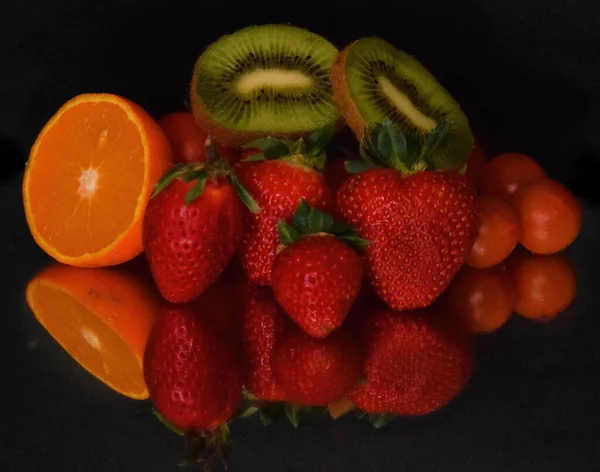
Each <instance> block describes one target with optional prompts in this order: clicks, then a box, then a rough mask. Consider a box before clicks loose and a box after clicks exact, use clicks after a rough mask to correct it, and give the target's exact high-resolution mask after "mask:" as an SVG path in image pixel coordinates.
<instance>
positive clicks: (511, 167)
mask: <svg viewBox="0 0 600 472" xmlns="http://www.w3.org/2000/svg"><path fill="white" fill-rule="evenodd" d="M544 178H546V171H544V169H543V168H542V166H540V165H539V164H538V163H537V162H535V161H534V160H533V159H532V158H531V157H529V156H528V155H526V154H521V153H507V154H500V155H499V156H496V157H495V158H493V159H492V160H491V161H490V162H488V163H487V164H486V165H485V167H484V168H483V170H482V172H481V179H480V182H479V186H480V191H481V195H487V196H490V197H496V198H500V199H502V200H504V201H506V202H507V203H510V202H511V199H512V196H513V195H514V194H515V192H516V191H517V189H518V188H519V187H520V186H521V185H523V184H527V183H531V182H535V181H537V180H541V179H544Z"/></svg>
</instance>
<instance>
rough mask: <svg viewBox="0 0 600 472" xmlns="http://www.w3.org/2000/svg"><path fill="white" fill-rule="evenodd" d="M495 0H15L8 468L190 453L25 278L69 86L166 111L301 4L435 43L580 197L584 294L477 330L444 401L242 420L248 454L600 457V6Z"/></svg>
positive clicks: (2, 198)
mask: <svg viewBox="0 0 600 472" xmlns="http://www.w3.org/2000/svg"><path fill="white" fill-rule="evenodd" d="M597 5H598V4H597V3H596V4H595V2H593V1H592V0H589V1H585V0H571V1H564V0H551V1H544V0H529V1H520V0H508V1H503V2H497V1H494V0H486V1H482V2H465V1H457V2H441V1H440V2H432V1H419V2H399V1H391V0H385V1H381V2H366V3H358V2H357V3H355V4H354V5H353V6H349V4H346V3H345V2H341V1H339V0H338V1H336V2H332V1H322V2H318V3H317V4H316V5H314V6H312V5H309V4H308V3H300V2H296V3H294V2H282V1H278V2H274V1H270V2H265V1H255V2H247V1H246V2H241V3H235V2H232V1H221V2H215V3H209V2H206V1H204V2H202V1H194V2H188V1H174V0H172V1H169V2H159V1H157V0H153V1H146V2H140V1H137V2H134V1H132V0H126V1H120V2H117V1H113V2H109V1H103V2H90V3H85V2H68V1H65V0H58V1H33V0H23V1H14V0H13V1H4V2H2V4H1V5H0V47H1V52H0V156H1V159H2V161H1V162H2V169H1V170H0V175H1V183H0V218H1V224H0V277H1V279H0V296H1V298H0V300H1V306H2V315H1V316H2V324H1V325H0V333H1V334H0V355H1V359H0V362H1V363H2V367H1V369H2V371H1V375H0V416H1V417H0V428H1V430H2V431H3V432H5V433H6V434H3V437H4V438H8V441H7V440H6V439H5V440H4V442H3V443H2V444H1V445H0V470H2V471H5V470H7V471H15V472H21V471H34V470H35V471H40V470H41V471H53V470H57V471H88V470H89V471H96V470H98V471H104V470H119V471H121V470H122V471H138V470H139V471H154V470H156V471H164V470H178V469H177V467H176V466H175V465H174V464H176V463H177V461H178V460H179V459H180V453H181V449H180V446H181V444H180V440H179V438H177V437H175V436H174V435H173V434H171V433H170V432H168V431H167V430H166V429H164V428H163V427H162V426H161V425H160V424H159V423H158V422H157V421H156V420H155V419H154V418H153V417H152V415H151V414H150V406H149V404H148V403H147V402H133V401H128V400H125V399H123V398H121V397H119V396H118V395H117V394H116V393H113V392H111V391H109V390H108V389H107V388H106V387H104V386H103V385H102V384H100V383H99V382H97V381H95V380H94V379H92V378H91V376H89V375H88V374H87V373H86V372H84V371H83V370H82V369H80V368H79V367H78V366H77V365H76V364H75V363H74V362H73V361H72V360H71V359H70V358H69V356H68V355H67V354H66V353H65V352H63V351H62V350H61V349H60V348H59V347H58V345H56V343H55V342H54V341H53V340H52V339H51V338H50V337H49V335H48V334H47V333H45V332H44V331H43V329H42V328H41V327H40V326H39V325H38V324H37V323H36V322H35V320H34V319H33V317H32V316H31V314H30V313H29V312H28V311H27V310H26V307H25V306H24V302H23V288H24V286H25V284H26V282H27V280H28V279H30V278H31V277H32V276H33V275H34V274H35V272H36V271H37V270H38V269H39V268H41V267H42V266H43V265H44V264H45V263H46V262H47V257H46V256H45V255H44V254H43V253H42V252H41V250H40V249H38V248H37V247H36V246H35V244H34V243H33V241H32V239H31V237H30V236H29V233H28V230H27V226H26V224H25V222H24V218H23V211H22V204H21V195H20V180H21V177H22V169H23V166H24V163H25V161H26V158H27V154H28V152H29V148H30V146H31V144H32V143H33V141H34V139H35V137H36V135H37V133H38V132H39V130H40V129H41V127H42V126H43V125H44V123H45V122H46V121H47V120H48V119H49V118H50V116H51V115H52V114H53V113H54V112H55V111H56V110H57V109H58V108H59V107H60V105H62V104H63V103H64V102H65V101H66V100H68V99H69V98H71V97H72V96H74V95H76V94H79V93H83V92H112V93H117V94H121V95H124V96H126V97H128V98H130V99H132V100H134V101H135V102H137V103H139V104H140V105H142V106H143V107H144V108H146V109H147V110H148V111H149V112H150V113H151V114H152V115H153V116H155V117H156V118H159V117H160V116H162V115H163V114H165V113H167V112H169V111H174V110H178V109H182V107H183V104H184V100H185V98H186V95H187V86H188V82H189V79H190V75H191V70H192V67H193V63H194V60H195V58H196V57H197V56H198V55H199V53H200V52H201V51H202V49H203V48H204V47H205V46H206V45H207V44H208V43H210V42H211V41H213V40H215V39H216V38H217V37H218V36H219V35H221V34H223V33H227V32H231V31H234V30H236V29H238V28H240V27H243V26H246V25H249V24H257V23H268V22H291V23H293V24H295V25H297V26H303V27H307V28H309V29H311V30H313V31H315V32H317V33H320V34H322V35H324V36H326V37H327V38H329V39H330V40H331V41H332V42H334V43H335V44H336V45H337V46H338V47H340V48H341V47H343V46H344V45H346V44H347V43H349V42H350V41H351V40H353V39H356V38H359V37H361V36H366V35H379V36H381V37H384V38H385V39H387V40H389V41H391V42H393V43H394V44H395V45H396V46H398V47H399V48H402V49H404V50H406V51H407V52H409V53H411V54H414V55H415V56H416V57H417V58H419V59H420V60H421V61H422V62H423V63H424V64H425V65H426V66H427V67H428V68H429V69H430V70H431V71H432V72H433V73H434V74H435V75H436V76H437V77H438V78H439V80H440V82H442V83H443V84H444V85H445V86H446V87H447V88H448V89H449V90H450V92H451V93H452V94H453V95H454V96H455V97H456V98H457V100H458V101H459V102H460V103H461V105H462V106H463V108H464V110H465V111H466V113H467V115H468V116H469V118H470V120H471V124H472V128H473V131H474V134H475V136H476V139H477V140H478V141H479V142H480V143H481V144H482V145H483V146H484V148H485V149H486V150H487V151H488V153H489V154H490V155H493V154H495V153H498V152H501V151H523V152H526V153H529V154H530V155H532V156H533V157H534V158H536V159H537V160H538V161H539V162H541V163H542V164H543V165H544V166H545V167H546V168H547V170H548V172H549V174H550V175H551V176H552V177H554V178H556V179H558V180H561V181H563V182H565V183H567V184H568V185H569V186H570V188H571V189H572V190H573V191H574V192H575V193H576V194H577V195H578V196H579V197H581V198H582V200H583V202H584V206H585V214H584V218H585V220H584V228H583V231H582V234H581V237H580V239H579V240H578V241H577V243H576V244H575V245H574V246H573V247H572V248H571V249H570V250H569V254H570V256H571V258H572V259H573V260H574V261H575V262H576V264H577V269H578V275H579V295H578V298H577V300H576V302H575V304H574V305H573V306H572V307H571V309H569V310H568V311H567V312H566V313H564V314H563V315H562V316H561V317H559V319H557V320H556V321H555V322H554V323H550V324H548V325H539V324H535V323H532V322H528V321H526V320H522V319H516V318H515V319H513V320H511V321H510V322H509V324H508V325H507V326H506V327H504V328H503V329H502V330H500V331H499V332H497V333H495V334H493V335H491V336H489V337H487V338H485V339H482V340H480V341H479V343H478V344H479V346H478V357H477V368H476V372H475V376H474V378H473V381H472V383H471V385H470V386H469V388H468V389H467V391H466V392H465V393H464V395H463V396H461V397H460V398H459V399H458V400H457V401H456V402H454V403H453V404H452V405H451V406H450V407H448V408H447V409H445V410H443V411H441V412H439V413H437V414H434V415H431V416H430V417H427V418H422V419H419V420H406V421H401V422H398V423H394V424H392V425H390V426H389V427H387V428H386V429H383V430H381V431H378V432H376V431H374V430H372V428H371V427H370V426H368V425H367V424H366V423H364V424H363V423H359V422H357V421H355V420H351V419H343V420H340V421H338V422H336V423H333V422H331V421H327V420H326V419H315V420H312V419H311V420H308V421H305V422H304V423H303V424H302V425H301V427H300V428H299V429H298V430H293V429H292V428H291V427H288V425H286V424H285V423H284V422H281V423H280V424H279V423H278V424H276V425H274V426H273V427H271V428H269V429H265V428H262V427H261V426H259V425H258V424H257V423H254V422H252V421H250V422H248V423H245V424H242V425H237V426H234V427H233V440H234V454H233V456H232V458H231V461H230V466H231V467H230V468H231V470H233V471H238V470H243V471H334V470H336V471H337V470H348V471H350V470H357V471H358V470H381V471H387V470H390V471H392V470H394V471H490V472H492V471H538V470H539V471H591V470H600V459H599V458H598V456H599V450H600V394H599V392H600V348H599V347H598V343H597V339H598V337H599V335H600V322H599V316H600V314H599V313H598V307H599V306H600V305H599V303H600V300H599V296H598V295H597V293H596V292H595V290H596V289H597V287H598V283H597V278H596V277H595V274H596V273H597V270H596V264H597V263H598V262H600V258H599V257H598V251H597V249H596V244H597V243H596V241H597V240H598V237H597V234H598V231H599V230H600V218H599V216H600V213H599V210H598V206H597V205H598V200H597V195H596V194H597V193H598V192H594V191H595V187H596V179H597V178H598V174H599V171H600V168H599V164H598V162H599V154H600V132H599V130H600V28H599V24H598V23H599V21H598V19H599V18H600V8H599V7H598V6H597Z"/></svg>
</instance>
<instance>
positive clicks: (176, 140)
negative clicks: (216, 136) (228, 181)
mask: <svg viewBox="0 0 600 472" xmlns="http://www.w3.org/2000/svg"><path fill="white" fill-rule="evenodd" d="M158 124H159V125H160V127H161V128H162V130H163V131H164V133H165V135H166V137H167V139H168V140H169V144H170V145H171V150H172V152H173V161H174V162H175V163H190V164H191V163H194V162H206V147H207V144H208V143H209V142H210V140H211V138H209V137H208V135H207V134H206V133H205V132H204V131H202V130H201V129H200V128H199V127H198V125H197V123H196V121H195V120H194V115H192V113H190V112H187V111H180V112H175V113H169V114H168V115H166V116H164V117H163V118H162V119H161V120H160V121H159V122H158ZM207 139H208V140H209V141H208V142H207ZM216 144H217V149H218V153H219V155H220V156H221V157H222V158H224V159H225V160H227V162H228V163H229V164H230V165H233V164H235V163H236V162H237V161H238V159H239V152H238V151H237V150H236V149H234V148H230V147H227V146H222V145H220V144H219V143H216Z"/></svg>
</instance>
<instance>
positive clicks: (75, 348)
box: [26, 264, 158, 400]
mask: <svg viewBox="0 0 600 472" xmlns="http://www.w3.org/2000/svg"><path fill="white" fill-rule="evenodd" d="M26 297H27V303H28V304H29V307H30V308H31V310H32V311H33V314H34V315H35V317H36V318H37V320H38V321H39V322H40V324H41V325H42V326H43V327H44V328H45V329H46V331H48V333H50V335H51V336H52V337H53V338H54V339H55V340H56V341H57V342H58V343H59V344H60V345H61V346H62V347H63V348H64V349H65V350H66V351H67V352H68V353H69V354H70V355H71V356H72V357H73V358H74V359H75V360H76V361H77V362H78V363H79V364H80V365H81V366H82V367H83V368H85V369H86V370H87V371H88V372H90V373H91V374H92V375H94V376H95V377H96V378H98V379H99V380H101V381H102V382H104V383H105V384H106V385H108V386H109V387H111V388H112V389H113V390H116V391H117V392H119V393H121V394H123V395H125V396H127V397H129V398H134V399H140V400H141V399H145V398H148V390H147V389H146V384H145V383H144V375H143V357H144V349H145V348H146V341H147V339H148V335H149V334H150V330H151V328H152V326H153V324H154V321H155V319H156V316H157V314H158V300H157V296H156V294H155V292H154V291H153V290H152V288H151V287H150V286H146V285H145V284H144V283H143V282H142V281H141V279H138V278H135V277H134V276H132V274H130V273H127V272H124V271H123V269H121V268H103V269H83V268H75V267H70V266H67V265H62V264H55V265H52V266H50V267H48V268H46V269H44V270H43V271H41V272H40V273H39V274H38V275H36V277H35V278H34V279H33V280H31V282H30V283H29V284H28V286H27V290H26Z"/></svg>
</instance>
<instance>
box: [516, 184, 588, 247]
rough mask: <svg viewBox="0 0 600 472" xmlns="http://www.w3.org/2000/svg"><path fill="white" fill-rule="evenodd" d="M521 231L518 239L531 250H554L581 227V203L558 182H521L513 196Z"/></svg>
mask: <svg viewBox="0 0 600 472" xmlns="http://www.w3.org/2000/svg"><path fill="white" fill-rule="evenodd" d="M513 208H514V210H515V212H516V215H517V219H518V221H519V225H520V227H521V235H520V238H519V242H520V243H521V244H522V245H523V246H525V247H526V248H527V249H529V250H530V251H531V252H532V253H534V254H556V253H558V252H560V251H563V250H565V249H566V248H567V247H569V246H570V245H571V244H572V243H573V242H574V241H575V239H577V236H578V235H579V232H580V231H581V223H582V218H583V209H582V206H581V203H580V202H579V200H577V198H576V197H575V195H573V194H572V193H571V192H570V191H569V189H568V188H567V187H565V186H564V185H563V184H561V183H560V182H557V181H555V180H550V179H543V180H539V181H537V182H534V183H531V184H526V185H522V186H521V187H520V189H519V190H518V191H517V192H516V193H515V195H514V197H513Z"/></svg>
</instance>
